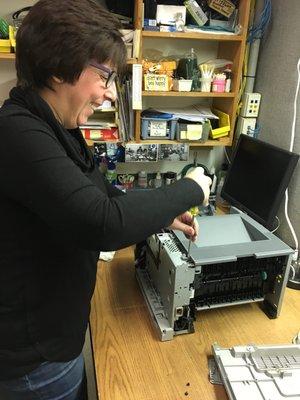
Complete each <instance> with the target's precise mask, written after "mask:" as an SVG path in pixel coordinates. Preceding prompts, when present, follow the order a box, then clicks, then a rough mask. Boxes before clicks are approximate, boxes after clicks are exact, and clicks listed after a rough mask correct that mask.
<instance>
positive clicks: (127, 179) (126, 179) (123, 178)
mask: <svg viewBox="0 0 300 400" xmlns="http://www.w3.org/2000/svg"><path fill="white" fill-rule="evenodd" d="M118 180H119V182H120V183H122V184H123V185H128V184H131V183H132V182H133V181H134V176H133V175H130V174H124V175H119V176H118Z"/></svg>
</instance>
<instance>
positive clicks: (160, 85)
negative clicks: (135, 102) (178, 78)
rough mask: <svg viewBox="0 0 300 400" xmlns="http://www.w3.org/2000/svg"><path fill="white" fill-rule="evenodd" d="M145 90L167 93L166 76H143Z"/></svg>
mask: <svg viewBox="0 0 300 400" xmlns="http://www.w3.org/2000/svg"><path fill="white" fill-rule="evenodd" d="M144 81H145V90H154V91H163V92H167V91H168V90H169V88H168V77H167V75H156V74H145V75H144Z"/></svg>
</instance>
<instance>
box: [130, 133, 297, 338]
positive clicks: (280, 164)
mask: <svg viewBox="0 0 300 400" xmlns="http://www.w3.org/2000/svg"><path fill="white" fill-rule="evenodd" d="M298 158H299V156H298V155H297V154H295V153H292V152H289V151H286V150H283V149H280V148H278V147H276V146H272V145H270V144H268V143H265V142H263V141H261V140H258V139H255V138H252V137H250V136H248V135H241V136H240V138H239V141H238V144H237V146H236V150H235V154H234V156H233V160H232V163H231V165H230V168H229V170H228V173H227V176H226V179H225V182H224V185H223V189H222V193H221V196H222V198H223V199H225V200H226V201H228V202H229V203H230V204H231V208H230V213H229V214H224V215H213V216H207V215H204V216H198V217H197V221H198V224H199V235H198V238H197V240H196V242H193V243H192V244H191V246H190V251H188V247H189V239H188V238H186V237H185V236H184V234H183V233H182V232H178V231H168V230H165V231H163V232H160V233H157V234H155V235H152V236H151V237H149V238H148V239H147V241H146V243H143V244H139V245H137V247H136V263H135V264H136V277H137V281H138V283H139V286H140V288H141V291H142V293H143V295H144V298H145V300H146V303H147V305H148V308H149V311H150V313H151V315H152V317H153V321H154V323H155V326H156V328H157V331H158V334H159V337H160V339H161V340H163V341H164V340H171V339H173V338H174V336H176V335H179V334H183V333H191V332H194V326H193V322H194V320H195V317H196V312H198V311H200V312H201V310H205V309H210V308H216V307H225V306H233V305H236V304H243V303H250V302H259V303H260V304H261V308H262V310H263V311H264V312H265V313H266V314H267V316H268V317H270V318H276V317H278V316H279V314H280V309H281V305H282V301H283V296H284V290H285V287H286V284H287V280H288V276H289V269H290V264H291V259H292V254H293V252H294V251H293V249H291V248H290V247H289V246H288V245H286V244H285V243H284V242H283V241H281V240H280V239H279V238H278V237H277V236H275V235H274V233H272V230H274V229H275V227H274V223H275V221H276V218H275V217H276V213H277V211H278V208H279V205H280V202H281V200H282V198H283V196H284V192H285V190H286V188H287V186H288V183H289V181H290V178H291V176H292V174H293V171H294V169H295V167H296V165H297V162H298ZM199 317H200V318H201V313H199Z"/></svg>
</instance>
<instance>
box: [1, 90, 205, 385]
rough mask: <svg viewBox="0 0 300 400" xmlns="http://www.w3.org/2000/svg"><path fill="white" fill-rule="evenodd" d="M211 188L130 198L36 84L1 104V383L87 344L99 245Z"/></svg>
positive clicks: (150, 228)
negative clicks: (101, 168) (58, 116)
mask: <svg viewBox="0 0 300 400" xmlns="http://www.w3.org/2000/svg"><path fill="white" fill-rule="evenodd" d="M202 200H203V192H202V190H201V188H200V187H199V186H198V185H197V184H196V183H195V182H194V181H192V180H191V179H188V178H184V179H181V180H180V181H178V182H176V183H175V184H173V185H171V186H168V187H165V188H160V189H157V190H153V191H149V192H144V191H141V192H138V193H137V192H134V193H128V194H126V195H123V193H122V192H120V191H119V190H117V189H116V188H114V187H113V186H111V185H110V184H109V183H108V182H107V181H106V179H105V178H104V177H103V175H102V174H101V173H100V172H99V170H98V169H97V168H96V167H95V165H94V163H93V159H92V155H91V153H90V151H89V149H88V148H87V146H86V144H85V142H84V140H83V138H82V135H81V133H80V131H79V129H74V130H66V129H64V128H63V126H62V125H60V124H59V122H58V121H57V120H56V119H55V117H54V115H53V113H52V111H51V109H50V108H49V106H48V105H47V103H46V102H45V101H44V100H43V99H42V98H41V97H40V96H39V95H38V94H37V93H36V92H34V91H32V90H28V89H27V90H25V89H21V88H14V89H13V90H12V91H11V93H10V98H9V100H7V101H6V102H5V103H4V105H3V107H2V108H1V109H0V380H1V379H8V378H12V377H17V376H22V375H24V374H25V373H27V372H29V371H30V370H32V369H34V368H35V367H37V366H38V365H39V364H40V363H41V362H43V361H44V360H49V361H67V360H70V359H72V358H75V357H76V356H77V355H78V354H79V353H80V352H81V350H82V345H83V342H84V336H85V330H86V326H87V321H88V317H89V311H90V299H91V296H92V294H93V290H94V285H95V277H96V265H97V259H98V254H99V251H100V250H103V251H105V250H117V249H120V248H123V247H126V246H128V245H131V244H134V243H136V242H139V241H141V240H143V239H145V238H147V237H148V236H149V235H151V234H153V233H155V232H158V231H159V230H160V229H161V228H163V227H166V226H168V225H169V224H170V223H171V222H172V221H173V219H174V218H175V217H176V216H178V215H180V214H181V213H182V212H184V211H186V210H187V209H189V208H190V207H192V206H194V205H195V204H199V203H201V202H202Z"/></svg>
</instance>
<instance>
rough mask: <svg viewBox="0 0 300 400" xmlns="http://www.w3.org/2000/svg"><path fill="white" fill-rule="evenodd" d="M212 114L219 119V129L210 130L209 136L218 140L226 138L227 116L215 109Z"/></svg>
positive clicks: (228, 122)
mask: <svg viewBox="0 0 300 400" xmlns="http://www.w3.org/2000/svg"><path fill="white" fill-rule="evenodd" d="M212 112H213V113H214V114H216V115H217V116H218V117H219V125H220V127H219V128H216V129H211V131H210V134H209V136H210V137H211V138H212V139H218V138H221V137H224V136H228V135H229V132H230V118H229V115H228V114H226V113H224V112H223V111H220V110H217V109H213V110H212Z"/></svg>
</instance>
